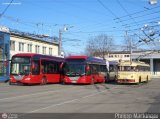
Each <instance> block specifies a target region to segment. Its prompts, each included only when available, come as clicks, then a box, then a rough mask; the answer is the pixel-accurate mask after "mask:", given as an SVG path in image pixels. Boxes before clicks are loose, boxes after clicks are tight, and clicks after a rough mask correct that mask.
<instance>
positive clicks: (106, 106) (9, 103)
mask: <svg viewBox="0 0 160 119" xmlns="http://www.w3.org/2000/svg"><path fill="white" fill-rule="evenodd" d="M159 85H160V79H152V81H151V82H149V83H141V84H139V85H118V84H115V83H105V84H94V85H62V84H48V85H44V86H41V85H34V86H20V85H11V86H10V85H9V84H8V83H0V112H1V113H2V112H5V113H136V112H138V113H145V112H149V113H160V91H159Z"/></svg>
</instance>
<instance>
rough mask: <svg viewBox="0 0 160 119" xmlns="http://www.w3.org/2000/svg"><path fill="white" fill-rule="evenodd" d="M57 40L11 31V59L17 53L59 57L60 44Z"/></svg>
mask: <svg viewBox="0 0 160 119" xmlns="http://www.w3.org/2000/svg"><path fill="white" fill-rule="evenodd" d="M57 39H58V38H57ZM57 39H56V38H53V37H52V38H51V37H48V36H44V35H43V36H42V35H33V34H29V33H24V32H17V31H11V32H10V58H11V57H12V56H13V55H14V54H17V53H37V54H45V55H52V56H58V49H59V42H58V40H57Z"/></svg>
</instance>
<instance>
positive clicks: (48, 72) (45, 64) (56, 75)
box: [41, 59, 60, 83]
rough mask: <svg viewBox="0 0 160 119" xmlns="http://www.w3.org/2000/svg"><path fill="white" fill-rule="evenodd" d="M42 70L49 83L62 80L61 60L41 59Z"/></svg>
mask: <svg viewBox="0 0 160 119" xmlns="http://www.w3.org/2000/svg"><path fill="white" fill-rule="evenodd" d="M41 72H42V75H43V77H45V78H46V80H47V82H48V83H59V82H60V62H56V61H53V60H46V59H42V60H41Z"/></svg>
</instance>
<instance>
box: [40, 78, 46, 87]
mask: <svg viewBox="0 0 160 119" xmlns="http://www.w3.org/2000/svg"><path fill="white" fill-rule="evenodd" d="M46 84H47V79H46V77H42V79H41V82H40V85H46Z"/></svg>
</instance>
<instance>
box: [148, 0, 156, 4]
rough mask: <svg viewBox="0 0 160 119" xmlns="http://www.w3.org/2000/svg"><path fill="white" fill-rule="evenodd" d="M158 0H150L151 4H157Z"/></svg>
mask: <svg viewBox="0 0 160 119" xmlns="http://www.w3.org/2000/svg"><path fill="white" fill-rule="evenodd" d="M157 2H158V0H149V4H151V5H155V4H157Z"/></svg>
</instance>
